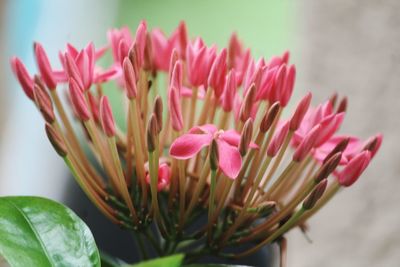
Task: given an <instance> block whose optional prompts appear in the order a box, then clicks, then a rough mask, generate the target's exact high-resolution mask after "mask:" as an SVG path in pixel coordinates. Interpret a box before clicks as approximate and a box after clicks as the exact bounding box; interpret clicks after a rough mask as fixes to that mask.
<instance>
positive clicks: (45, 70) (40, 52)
mask: <svg viewBox="0 0 400 267" xmlns="http://www.w3.org/2000/svg"><path fill="white" fill-rule="evenodd" d="M33 48H34V52H35V56H36V63H37V65H38V68H39V72H40V75H41V76H42V79H43V81H44V82H45V84H46V86H47V87H48V88H49V89H50V90H54V89H56V86H57V83H56V81H55V79H54V77H53V70H52V68H51V65H50V61H49V59H48V57H47V54H46V52H45V51H44V49H43V47H42V45H41V44H39V43H35V44H34V47H33Z"/></svg>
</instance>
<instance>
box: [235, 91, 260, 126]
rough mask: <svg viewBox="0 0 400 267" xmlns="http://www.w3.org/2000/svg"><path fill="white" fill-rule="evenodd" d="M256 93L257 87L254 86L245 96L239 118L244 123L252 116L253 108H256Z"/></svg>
mask: <svg viewBox="0 0 400 267" xmlns="http://www.w3.org/2000/svg"><path fill="white" fill-rule="evenodd" d="M255 93H256V87H255V85H254V84H252V85H251V86H250V89H249V90H247V92H246V95H245V96H244V99H243V103H242V106H241V107H240V112H239V118H240V120H241V121H242V122H245V121H246V120H247V119H248V118H250V116H251V111H252V108H253V107H254V98H255Z"/></svg>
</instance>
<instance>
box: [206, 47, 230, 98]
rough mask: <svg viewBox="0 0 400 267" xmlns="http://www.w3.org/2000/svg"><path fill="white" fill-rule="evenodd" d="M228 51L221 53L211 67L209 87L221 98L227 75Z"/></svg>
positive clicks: (223, 50) (224, 50)
mask: <svg viewBox="0 0 400 267" xmlns="http://www.w3.org/2000/svg"><path fill="white" fill-rule="evenodd" d="M226 57H227V53H226V49H225V48H224V49H222V50H221V53H220V54H219V55H218V56H217V58H216V59H215V60H214V63H213V64H212V66H211V70H210V75H209V76H208V85H209V86H211V87H212V88H213V89H214V93H215V96H216V97H217V98H219V97H220V96H221V94H222V92H223V89H224V83H225V75H226Z"/></svg>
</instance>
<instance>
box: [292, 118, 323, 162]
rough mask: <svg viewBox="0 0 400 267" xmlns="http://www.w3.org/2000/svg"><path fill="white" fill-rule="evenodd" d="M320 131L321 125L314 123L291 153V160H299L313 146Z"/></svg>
mask: <svg viewBox="0 0 400 267" xmlns="http://www.w3.org/2000/svg"><path fill="white" fill-rule="evenodd" d="M320 131H321V125H319V124H318V125H316V126H314V128H312V129H311V130H310V132H309V133H308V134H307V135H306V136H305V137H304V139H303V141H301V143H300V145H299V146H298V147H297V148H296V151H295V152H294V154H293V160H294V161H297V162H301V161H302V160H303V159H304V158H305V157H306V156H307V155H308V153H309V152H310V151H311V149H312V148H313V146H314V144H315V141H316V139H317V136H318V134H319V133H320Z"/></svg>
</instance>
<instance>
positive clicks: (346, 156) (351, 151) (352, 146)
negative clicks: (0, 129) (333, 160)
mask: <svg viewBox="0 0 400 267" xmlns="http://www.w3.org/2000/svg"><path fill="white" fill-rule="evenodd" d="M347 138H348V139H349V143H348V145H347V146H346V149H345V150H344V151H343V152H342V158H341V160H340V163H339V164H340V165H345V164H347V163H348V162H349V161H350V160H351V159H352V158H354V156H355V155H357V153H358V152H360V149H361V141H360V139H359V138H358V137H355V136H346V135H338V136H333V137H331V138H330V139H329V140H328V141H327V142H325V143H324V144H323V145H322V146H320V147H318V148H317V149H315V151H314V154H313V157H314V158H315V159H316V160H318V161H319V162H323V161H324V160H325V158H326V156H327V155H328V154H329V153H330V152H331V151H332V149H334V148H335V147H336V145H337V144H339V143H340V142H341V141H343V140H344V139H347Z"/></svg>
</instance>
